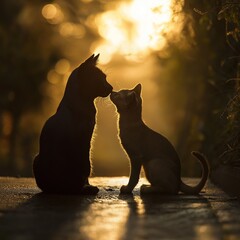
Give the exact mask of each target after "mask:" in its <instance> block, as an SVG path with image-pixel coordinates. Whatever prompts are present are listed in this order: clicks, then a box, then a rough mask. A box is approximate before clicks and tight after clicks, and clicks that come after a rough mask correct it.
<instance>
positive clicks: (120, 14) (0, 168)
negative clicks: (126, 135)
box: [0, 0, 240, 176]
mask: <svg viewBox="0 0 240 240" xmlns="http://www.w3.org/2000/svg"><path fill="white" fill-rule="evenodd" d="M239 5H240V4H239V3H237V2H236V1H235V2H234V1H227V0H226V1H224V0H223V1H219V0H218V1H217V0H215V1H207V0H185V1H183V0H182V1H177V0H158V1H146V0H117V1H116V0H94V1H93V0H68V1H64V0H56V1H43V0H41V1H40V0H31V1H30V0H18V1H15V0H3V1H2V2H1V9H0V13H1V14H0V46H1V51H0V59H1V65H0V175H11V176H32V162H33V158H34V156H35V155H36V154H37V153H38V140H39V135H40V132H41V129H42V126H43V124H44V122H45V121H46V119H47V118H48V117H49V116H51V115H52V114H54V112H55V111H56V108H57V106H58V104H59V101H60V100H61V98H62V96H63V92H64V87H65V84H66V81H67V79H68V76H69V74H70V73H71V71H72V70H73V69H74V68H75V67H76V66H78V65H79V64H80V63H81V62H82V61H84V60H85V59H86V58H88V57H89V56H90V55H92V54H93V53H96V54H97V53H100V59H99V67H100V68H101V69H102V70H103V71H104V72H105V73H106V74H107V79H108V81H109V82H110V83H111V84H112V86H113V87H114V89H115V90H119V89H122V88H132V87H134V86H135V85H136V84H137V83H141V84H142V86H143V92H142V97H143V118H144V120H145V122H146V123H147V125H148V126H149V127H151V128H152V129H154V130H156V131H158V132H160V133H161V134H163V135H165V136H166V137H167V138H168V139H169V140H170V141H171V142H172V143H173V144H174V146H175V147H176V149H177V152H178V153H179V155H180V157H181V160H182V165H183V170H182V171H183V175H184V176H199V174H200V173H199V170H200V169H199V165H198V164H197V161H195V159H192V158H191V155H190V152H191V151H192V150H199V151H201V152H203V153H205V154H206V155H207V156H208V159H209V160H210V163H211V165H212V167H213V168H214V167H216V166H217V165H218V164H220V163H224V164H231V165H234V166H238V167H239V166H240V164H239V162H240V160H239V159H240V154H239V149H240V144H239V142H240V141H239V140H240V139H239V136H240V135H239V105H240V102H239V101H240V98H239V80H240V79H239V76H240V64H239V55H240V54H239V51H240V45H239V40H240V21H239V19H240V17H239V12H240V11H239V8H240V7H239ZM96 106H97V109H98V113H97V126H96V129H95V133H94V139H93V142H92V149H91V157H92V163H93V176H120V175H128V172H129V164H128V160H127V157H126V155H125V153H124V151H123V150H122V148H121V146H120V144H119V140H118V137H117V114H116V111H115V108H114V106H113V105H112V104H111V102H110V100H109V98H106V99H97V100H96Z"/></svg>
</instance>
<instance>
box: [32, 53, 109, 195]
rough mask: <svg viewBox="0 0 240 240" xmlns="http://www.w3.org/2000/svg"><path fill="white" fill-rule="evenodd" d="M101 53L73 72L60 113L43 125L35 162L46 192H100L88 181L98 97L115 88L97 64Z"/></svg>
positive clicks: (58, 110)
mask: <svg viewBox="0 0 240 240" xmlns="http://www.w3.org/2000/svg"><path fill="white" fill-rule="evenodd" d="M98 57H99V55H97V56H94V55H92V56H91V57H90V58H88V59H87V60H86V61H85V62H84V63H82V64H81V65H80V66H79V67H77V68H76V69H75V70H74V71H73V72H72V73H71V75H70V77H69V79H68V82H67V85H66V89H65V93H64V96H63V99H62V101H61V102H60V104H59V106H58V109H57V111H56V113H55V114H54V115H53V116H51V117H50V118H49V119H48V120H47V121H46V123H45V125H44V126H43V129H42V132H41V136H40V149H39V154H38V155H37V156H36V157H35V159H34V163H33V172H34V176H35V179H36V183H37V185H38V187H39V188H40V189H41V190H42V191H43V192H48V193H63V194H75V193H89V194H94V193H97V192H98V188H97V187H94V186H91V185H89V183H88V177H89V175H90V172H91V164H90V160H89V150H90V144H91V137H92V133H93V129H94V125H95V115H96V109H95V105H94V99H95V98H96V97H106V96H108V95H109V94H110V93H111V91H112V86H111V85H110V84H109V83H108V82H107V81H106V75H105V74H104V73H103V72H102V71H101V70H100V69H98V68H97V67H96V62H97V59H98Z"/></svg>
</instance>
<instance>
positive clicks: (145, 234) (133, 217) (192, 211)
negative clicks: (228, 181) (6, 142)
mask: <svg viewBox="0 0 240 240" xmlns="http://www.w3.org/2000/svg"><path fill="white" fill-rule="evenodd" d="M184 180H185V182H187V183H189V184H194V182H196V181H197V179H184ZM90 181H91V183H92V184H95V185H97V186H99V187H100V192H99V194H98V195H97V196H62V195H45V194H42V193H41V192H40V191H39V189H38V188H37V187H36V185H35V182H34V179H32V178H3V177H2V178H1V177H0V239H1V240H5V239H6V240H8V239H14V240H15V239H16V240H18V239H19V240H22V239H24V240H28V239H29V240H30V239H41V240H42V239H45V240H46V239H54V240H55V239H56V240H58V239H71V240H72V239H73V240H75V239H79V240H88V239H92V240H95V239H96V240H118V239H119V240H135V239H136V240H142V239H149V240H152V239H154V240H155V239H163V240H170V239H183V240H188V239H194V240H195V239H196V240H200V239H202V240H209V239H210V240H215V239H216V240H219V239H223V240H228V239H229V240H235V239H236V240H237V239H240V202H239V200H238V199H237V198H233V197H230V196H228V195H226V194H225V193H223V192H222V191H221V190H220V189H219V188H216V187H215V186H214V185H213V184H212V183H210V182H208V184H207V186H206V188H205V189H204V191H203V192H202V193H201V194H200V195H199V196H186V195H178V196H172V197H171V196H148V197H141V196H140V195H139V187H140V184H142V183H144V180H143V179H141V183H140V184H139V185H138V186H137V188H136V190H135V191H134V193H133V195H132V196H119V187H120V186H121V185H122V184H126V183H127V178H125V177H122V178H119V177H118V178H92V179H91V180H90Z"/></svg>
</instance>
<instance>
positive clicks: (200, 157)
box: [180, 151, 209, 195]
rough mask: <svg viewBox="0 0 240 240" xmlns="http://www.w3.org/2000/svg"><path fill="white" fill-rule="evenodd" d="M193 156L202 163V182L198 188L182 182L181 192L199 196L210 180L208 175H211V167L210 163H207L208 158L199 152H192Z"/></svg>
mask: <svg viewBox="0 0 240 240" xmlns="http://www.w3.org/2000/svg"><path fill="white" fill-rule="evenodd" d="M192 155H193V156H194V157H196V158H197V159H198V160H199V161H200V163H201V167H202V177H201V180H200V182H199V183H198V184H197V185H196V186H193V187H192V186H189V185H187V184H185V183H183V182H182V181H181V185H180V191H181V192H183V193H185V194H189V195H195V194H198V193H199V192H200V191H201V190H202V189H203V187H204V185H205V183H206V181H207V179H208V175H209V166H208V161H207V159H206V157H205V156H204V155H203V154H201V153H199V152H195V151H193V152H192Z"/></svg>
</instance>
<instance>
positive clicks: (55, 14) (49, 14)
mask: <svg viewBox="0 0 240 240" xmlns="http://www.w3.org/2000/svg"><path fill="white" fill-rule="evenodd" d="M42 15H43V17H44V18H46V20H47V21H48V22H49V23H51V24H58V23H60V22H61V21H63V18H64V15H63V13H62V10H61V8H60V6H59V5H58V4H46V5H45V6H44V7H43V8H42Z"/></svg>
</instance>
